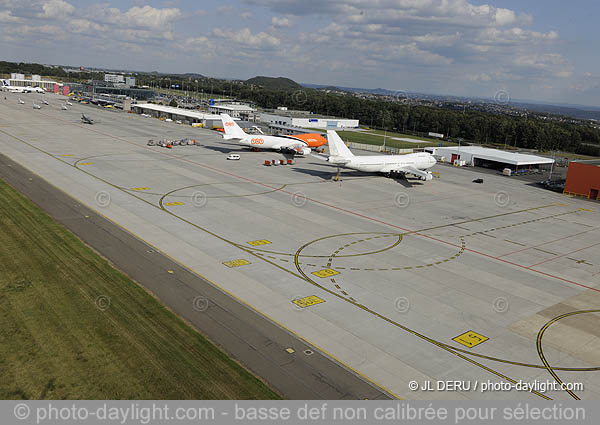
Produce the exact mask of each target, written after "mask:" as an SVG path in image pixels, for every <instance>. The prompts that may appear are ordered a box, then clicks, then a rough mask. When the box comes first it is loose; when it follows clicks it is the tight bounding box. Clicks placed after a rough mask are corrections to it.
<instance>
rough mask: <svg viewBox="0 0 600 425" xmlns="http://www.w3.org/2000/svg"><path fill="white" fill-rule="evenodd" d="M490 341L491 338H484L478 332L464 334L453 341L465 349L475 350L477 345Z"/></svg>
mask: <svg viewBox="0 0 600 425" xmlns="http://www.w3.org/2000/svg"><path fill="white" fill-rule="evenodd" d="M488 339H489V338H488V337H487V336H483V335H481V334H478V333H477V332H473V331H468V332H465V333H464V334H461V335H459V336H457V337H456V338H452V341H455V342H458V343H459V344H462V345H464V346H465V347H469V348H473V347H475V346H476V345H479V344H481V343H482V342H485V341H487V340H488Z"/></svg>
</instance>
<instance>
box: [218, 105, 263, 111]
mask: <svg viewBox="0 0 600 425" xmlns="http://www.w3.org/2000/svg"><path fill="white" fill-rule="evenodd" d="M210 109H220V110H223V111H237V112H254V111H256V109H254V108H253V107H251V106H248V105H239V104H230V105H211V106H210Z"/></svg>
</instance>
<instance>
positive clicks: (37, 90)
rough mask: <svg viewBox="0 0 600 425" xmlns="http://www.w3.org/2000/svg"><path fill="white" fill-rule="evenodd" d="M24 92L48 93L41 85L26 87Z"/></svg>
mask: <svg viewBox="0 0 600 425" xmlns="http://www.w3.org/2000/svg"><path fill="white" fill-rule="evenodd" d="M24 92H25V93H46V90H44V89H43V88H41V87H25V89H24Z"/></svg>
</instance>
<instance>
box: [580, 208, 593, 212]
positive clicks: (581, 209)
mask: <svg viewBox="0 0 600 425" xmlns="http://www.w3.org/2000/svg"><path fill="white" fill-rule="evenodd" d="M577 209H578V210H579V211H585V212H594V210H589V209H587V208H577Z"/></svg>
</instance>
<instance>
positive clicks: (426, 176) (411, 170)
mask: <svg viewBox="0 0 600 425" xmlns="http://www.w3.org/2000/svg"><path fill="white" fill-rule="evenodd" d="M391 171H393V172H396V173H402V174H412V175H413V176H415V177H418V178H419V179H421V180H425V181H429V180H433V174H431V173H429V172H427V171H423V170H419V169H418V168H416V167H413V166H412V165H406V166H404V167H397V168H395V169H393V170H391Z"/></svg>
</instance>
